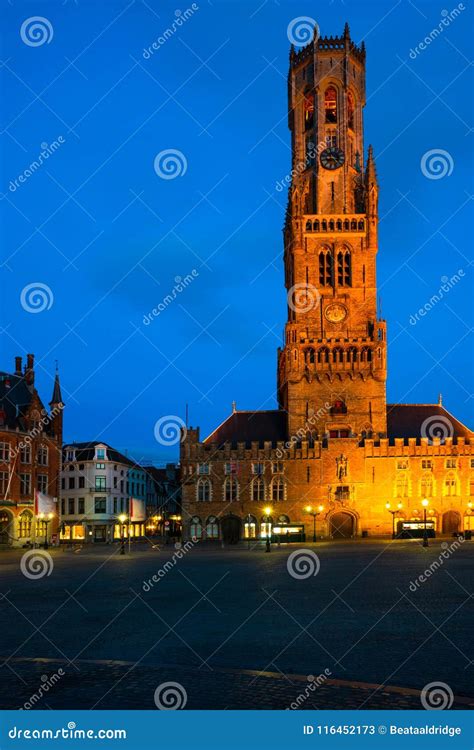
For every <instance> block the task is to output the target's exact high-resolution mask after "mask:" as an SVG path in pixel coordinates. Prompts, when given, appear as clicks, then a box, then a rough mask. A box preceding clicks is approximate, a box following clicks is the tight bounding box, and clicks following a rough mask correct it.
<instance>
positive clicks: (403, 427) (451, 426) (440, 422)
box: [387, 404, 474, 440]
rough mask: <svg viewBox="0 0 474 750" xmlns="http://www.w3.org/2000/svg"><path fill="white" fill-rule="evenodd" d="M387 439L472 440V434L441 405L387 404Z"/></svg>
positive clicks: (473, 435) (473, 434)
mask: <svg viewBox="0 0 474 750" xmlns="http://www.w3.org/2000/svg"><path fill="white" fill-rule="evenodd" d="M387 435H388V437H389V438H391V439H393V438H421V437H427V438H429V439H430V440H432V439H433V438H436V437H439V438H441V439H445V438H447V437H453V438H458V437H464V438H469V437H470V438H473V437H474V432H472V431H471V430H469V428H468V427H466V426H465V425H464V424H462V422H460V421H459V420H458V419H456V417H453V415H452V414H450V413H449V411H447V409H445V408H444V406H442V405H441V404H387Z"/></svg>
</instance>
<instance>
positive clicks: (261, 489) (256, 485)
mask: <svg viewBox="0 0 474 750" xmlns="http://www.w3.org/2000/svg"><path fill="white" fill-rule="evenodd" d="M251 498H252V500H253V501H254V502H256V503H263V502H264V501H265V482H264V480H263V479H254V480H253V482H252V487H251Z"/></svg>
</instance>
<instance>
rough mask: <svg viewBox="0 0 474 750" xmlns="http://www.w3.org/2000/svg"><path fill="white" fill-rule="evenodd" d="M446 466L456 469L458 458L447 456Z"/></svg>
mask: <svg viewBox="0 0 474 750" xmlns="http://www.w3.org/2000/svg"><path fill="white" fill-rule="evenodd" d="M445 466H446V468H447V469H455V468H456V466H457V462H456V459H455V458H447V459H446V464H445Z"/></svg>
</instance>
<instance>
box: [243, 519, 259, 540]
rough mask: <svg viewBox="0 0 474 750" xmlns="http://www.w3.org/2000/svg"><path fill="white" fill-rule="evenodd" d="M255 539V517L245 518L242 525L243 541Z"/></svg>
mask: <svg viewBox="0 0 474 750" xmlns="http://www.w3.org/2000/svg"><path fill="white" fill-rule="evenodd" d="M256 538H257V519H256V518H255V516H246V518H245V524H244V539H256Z"/></svg>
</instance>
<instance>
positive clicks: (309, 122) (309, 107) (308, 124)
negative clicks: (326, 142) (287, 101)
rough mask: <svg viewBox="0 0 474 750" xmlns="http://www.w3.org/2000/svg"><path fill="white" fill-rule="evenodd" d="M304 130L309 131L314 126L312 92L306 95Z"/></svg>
mask: <svg viewBox="0 0 474 750" xmlns="http://www.w3.org/2000/svg"><path fill="white" fill-rule="evenodd" d="M303 109H304V129H305V130H309V129H310V128H312V127H313V125H314V96H313V94H312V93H311V91H307V92H306V93H305V95H304V104H303Z"/></svg>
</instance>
